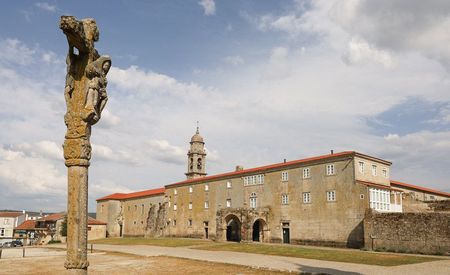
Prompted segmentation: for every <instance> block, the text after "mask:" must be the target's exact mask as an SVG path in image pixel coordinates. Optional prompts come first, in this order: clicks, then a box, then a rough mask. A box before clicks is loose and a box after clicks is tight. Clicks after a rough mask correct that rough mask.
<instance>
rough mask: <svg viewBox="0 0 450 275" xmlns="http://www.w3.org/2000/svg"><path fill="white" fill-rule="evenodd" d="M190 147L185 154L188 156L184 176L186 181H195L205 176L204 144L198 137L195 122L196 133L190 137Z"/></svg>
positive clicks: (199, 136) (201, 138)
mask: <svg viewBox="0 0 450 275" xmlns="http://www.w3.org/2000/svg"><path fill="white" fill-rule="evenodd" d="M189 143H190V144H191V147H190V149H189V151H188V153H187V156H188V170H187V173H186V174H185V175H186V177H187V179H195V178H200V177H204V176H206V173H205V164H206V163H205V159H206V152H205V142H203V137H202V136H201V135H200V132H199V129H198V122H197V131H196V132H195V135H193V136H192V138H191V142H189Z"/></svg>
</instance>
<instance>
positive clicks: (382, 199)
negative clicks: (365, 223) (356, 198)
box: [369, 188, 391, 211]
mask: <svg viewBox="0 0 450 275" xmlns="http://www.w3.org/2000/svg"><path fill="white" fill-rule="evenodd" d="M390 204H391V194H390V191H389V190H384V189H377V188H369V205H370V208H372V209H375V210H378V211H389V209H390Z"/></svg>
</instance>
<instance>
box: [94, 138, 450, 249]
mask: <svg viewBox="0 0 450 275" xmlns="http://www.w3.org/2000/svg"><path fill="white" fill-rule="evenodd" d="M190 144H191V148H190V150H189V152H188V162H187V163H188V172H187V173H186V176H187V180H184V181H181V182H177V183H173V184H169V185H166V186H165V189H164V190H161V191H159V193H158V192H156V193H155V191H154V190H147V191H145V192H149V193H151V194H152V195H148V194H144V195H142V194H143V192H144V191H143V192H136V193H130V194H113V195H110V196H107V197H104V198H101V199H99V200H98V205H97V213H98V214H97V215H98V218H99V219H100V220H102V221H108V234H109V236H120V234H118V233H117V232H118V230H117V228H119V226H118V221H120V222H122V224H123V226H122V230H123V234H122V235H123V236H174V237H192V238H205V239H212V240H217V241H227V240H228V241H258V242H274V243H294V244H314V245H327V246H337V247H363V246H364V241H365V239H364V217H365V213H366V210H367V209H374V210H376V211H377V212H403V205H412V201H411V198H410V197H409V196H408V194H409V193H406V192H405V191H404V189H402V188H407V186H406V185H407V184H404V183H399V182H395V183H396V184H395V186H394V184H393V182H394V181H391V179H390V168H391V163H390V162H389V161H386V160H382V159H379V158H375V157H371V156H368V155H364V154H361V153H357V152H353V151H348V152H340V153H333V152H331V154H328V155H323V156H318V157H313V158H307V159H301V160H294V161H289V162H286V161H285V162H282V163H277V164H272V165H267V166H262V167H257V168H250V169H243V167H241V166H237V167H236V170H235V171H233V172H229V173H224V174H218V175H212V176H206V173H204V170H203V171H201V169H204V165H205V156H206V155H199V154H198V153H199V152H200V153H201V152H204V141H203V138H202V137H201V136H200V134H199V132H198V129H197V132H196V134H195V135H194V136H193V137H192V139H191V142H190ZM194 152H195V154H196V155H195V157H194V155H193V153H194ZM198 156H201V163H202V166H197V168H198V169H197V170H196V169H194V168H195V167H196V166H195V163H194V165H193V166H191V164H192V160H195V159H196V158H197V157H198ZM408 186H410V185H408ZM408 188H409V187H408ZM418 188H419V187H418ZM428 190H431V189H428ZM145 192H144V193H145ZM429 192H431V193H433V192H434V194H438V193H440V194H441V195H442V196H443V197H444V198H447V199H448V198H450V194H447V193H444V192H439V191H435V190H431V191H429ZM139 194H141V195H139ZM421 203H422V201H421ZM436 207H437V208H442V207H443V206H436ZM436 207H435V208H436ZM102 209H103V210H102ZM416 209H419V208H416ZM101 211H103V212H101ZM118 217H119V218H118ZM110 223H111V224H110Z"/></svg>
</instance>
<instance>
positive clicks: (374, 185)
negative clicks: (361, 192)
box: [356, 180, 403, 192]
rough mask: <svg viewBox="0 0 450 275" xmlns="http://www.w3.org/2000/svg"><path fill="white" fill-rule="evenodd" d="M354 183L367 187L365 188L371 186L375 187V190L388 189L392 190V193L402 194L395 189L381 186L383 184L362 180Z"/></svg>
mask: <svg viewBox="0 0 450 275" xmlns="http://www.w3.org/2000/svg"><path fill="white" fill-rule="evenodd" d="M356 182H357V183H360V184H364V185H367V186H373V187H376V188H381V189H389V190H392V191H399V192H403V191H402V190H400V189H397V188H392V187H391V186H389V185H383V184H379V183H374V182H370V181H364V180H356Z"/></svg>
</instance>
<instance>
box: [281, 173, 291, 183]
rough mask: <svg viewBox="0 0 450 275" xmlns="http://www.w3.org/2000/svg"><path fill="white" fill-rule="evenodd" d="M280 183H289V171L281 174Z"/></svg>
mask: <svg viewBox="0 0 450 275" xmlns="http://www.w3.org/2000/svg"><path fill="white" fill-rule="evenodd" d="M281 181H283V182H286V181H289V171H282V172H281Z"/></svg>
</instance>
